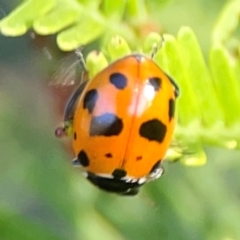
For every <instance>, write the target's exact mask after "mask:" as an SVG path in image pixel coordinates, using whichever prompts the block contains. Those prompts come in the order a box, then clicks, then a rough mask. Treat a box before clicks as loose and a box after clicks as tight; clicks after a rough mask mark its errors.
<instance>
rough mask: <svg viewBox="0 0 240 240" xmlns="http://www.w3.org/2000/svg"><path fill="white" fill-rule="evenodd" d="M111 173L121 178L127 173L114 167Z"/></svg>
mask: <svg viewBox="0 0 240 240" xmlns="http://www.w3.org/2000/svg"><path fill="white" fill-rule="evenodd" d="M112 175H113V177H114V178H116V179H121V178H123V177H125V176H126V175H127V172H126V171H125V170H123V169H115V170H114V171H113V173H112Z"/></svg>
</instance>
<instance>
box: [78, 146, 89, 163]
mask: <svg viewBox="0 0 240 240" xmlns="http://www.w3.org/2000/svg"><path fill="white" fill-rule="evenodd" d="M78 160H79V162H80V164H81V165H82V166H83V167H87V166H89V158H88V156H87V154H86V152H85V151H84V150H81V151H80V152H79V154H78Z"/></svg>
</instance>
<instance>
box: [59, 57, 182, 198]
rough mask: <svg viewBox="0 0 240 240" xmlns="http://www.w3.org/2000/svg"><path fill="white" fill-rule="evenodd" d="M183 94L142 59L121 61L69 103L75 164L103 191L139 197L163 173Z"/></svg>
mask: <svg viewBox="0 0 240 240" xmlns="http://www.w3.org/2000/svg"><path fill="white" fill-rule="evenodd" d="M178 94H179V89H178V86H177V85H176V83H175V82H174V81H173V80H172V79H171V78H170V77H169V76H168V75H167V74H166V73H164V72H163V71H162V70H161V69H160V68H159V66H158V65H157V64H156V63H155V62H154V61H153V60H152V59H150V58H148V57H146V56H144V55H141V54H132V55H129V56H126V57H124V58H122V59H120V60H117V61H116V62H114V63H112V64H111V65H109V66H108V67H107V68H105V69H104V70H103V71H101V72H100V73H98V74H97V75H96V76H95V77H94V78H93V79H92V80H90V81H86V82H84V83H82V84H81V85H80V87H79V88H78V89H77V90H76V92H75V93H74V94H73V95H72V97H71V98H70V100H69V102H68V105H67V107H66V110H65V116H64V122H65V126H64V128H62V129H63V131H65V132H66V131H67V128H68V127H69V125H70V126H71V127H72V132H73V149H74V152H75V154H76V159H74V160H73V164H74V165H78V166H81V167H82V168H83V170H84V173H85V176H86V178H87V179H88V180H89V181H90V182H92V183H93V184H94V185H96V186H98V187H99V188H101V189H103V190H106V191H108V192H113V193H117V194H121V195H135V194H137V193H138V190H139V187H140V186H142V185H143V184H144V183H146V182H148V181H150V180H154V179H157V178H158V177H160V176H161V174H162V173H163V169H162V167H161V162H162V160H163V158H164V155H165V153H166V151H167V149H168V147H169V145H170V142H171V138H172V135H173V130H174V126H175V117H174V112H175V100H176V98H177V96H178ZM57 135H60V134H59V133H58V134H57Z"/></svg>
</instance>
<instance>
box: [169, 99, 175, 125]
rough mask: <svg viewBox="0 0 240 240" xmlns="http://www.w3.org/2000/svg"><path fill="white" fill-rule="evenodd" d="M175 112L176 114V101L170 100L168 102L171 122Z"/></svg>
mask: <svg viewBox="0 0 240 240" xmlns="http://www.w3.org/2000/svg"><path fill="white" fill-rule="evenodd" d="M174 112H175V101H174V99H172V98H171V99H169V101H168V117H169V122H170V121H171V120H172V118H173V117H174Z"/></svg>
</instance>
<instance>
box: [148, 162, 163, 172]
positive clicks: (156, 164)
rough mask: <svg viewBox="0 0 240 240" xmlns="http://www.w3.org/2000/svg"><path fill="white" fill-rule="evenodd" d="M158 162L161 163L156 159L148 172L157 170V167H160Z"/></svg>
mask: <svg viewBox="0 0 240 240" xmlns="http://www.w3.org/2000/svg"><path fill="white" fill-rule="evenodd" d="M160 163H161V162H160V161H157V162H156V163H155V164H154V165H153V167H152V169H151V171H150V173H153V172H154V171H155V170H157V169H158V168H159V167H160Z"/></svg>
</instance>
